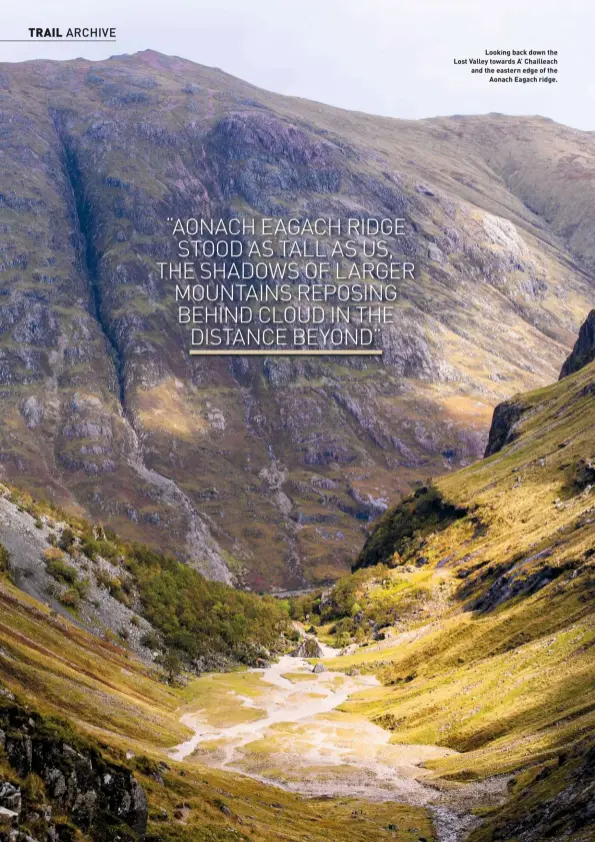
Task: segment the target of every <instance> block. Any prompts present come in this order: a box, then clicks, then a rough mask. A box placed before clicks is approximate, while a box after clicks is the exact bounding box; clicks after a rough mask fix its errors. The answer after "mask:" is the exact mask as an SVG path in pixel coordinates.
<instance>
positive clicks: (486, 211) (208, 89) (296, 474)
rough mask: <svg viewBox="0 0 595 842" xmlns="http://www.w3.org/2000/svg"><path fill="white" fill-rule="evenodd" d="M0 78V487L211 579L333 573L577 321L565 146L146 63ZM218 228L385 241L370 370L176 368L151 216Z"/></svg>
mask: <svg viewBox="0 0 595 842" xmlns="http://www.w3.org/2000/svg"><path fill="white" fill-rule="evenodd" d="M0 78H1V87H0V109H1V113H0V118H1V123H0V132H1V135H0V137H1V151H2V156H1V158H0V167H1V178H2V194H1V196H0V234H1V241H0V246H1V259H0V293H1V294H2V298H1V301H2V306H1V308H0V343H1V344H0V353H1V357H0V383H1V384H2V398H3V400H2V410H1V411H2V425H1V429H0V460H1V463H0V464H1V466H2V470H3V472H4V476H5V478H6V479H7V480H16V479H17V478H18V481H19V482H22V483H24V484H25V485H26V486H28V487H29V488H30V489H31V490H32V491H33V492H34V493H35V494H36V495H40V494H46V493H47V494H49V495H50V496H51V497H52V498H53V499H55V500H57V501H58V502H60V503H61V504H63V505H67V506H71V507H79V510H83V511H85V512H88V513H90V514H91V515H92V516H93V517H94V518H98V519H100V520H102V521H103V522H105V523H106V524H109V525H110V526H113V527H114V528H115V529H116V531H118V532H119V533H121V534H124V535H126V536H128V537H130V538H132V539H139V538H142V540H143V541H148V542H154V543H157V544H159V545H160V546H165V547H167V548H169V549H172V550H173V551H175V552H177V553H179V554H180V555H181V556H183V557H184V558H185V559H187V560H188V561H190V562H191V563H193V564H194V565H196V566H198V567H199V568H200V569H202V570H203V571H204V572H205V573H206V574H207V575H208V576H210V577H213V578H219V579H222V580H226V581H231V580H232V579H235V580H236V581H240V582H243V583H244V584H247V585H249V586H252V587H256V588H259V589H260V588H268V587H271V586H290V587H291V586H296V585H300V584H302V583H303V582H304V581H324V580H327V579H329V578H334V577H336V575H337V574H338V573H339V572H340V571H341V570H344V569H345V566H346V564H347V562H348V559H349V558H350V557H351V553H352V548H353V546H355V545H359V544H360V543H361V539H362V525H363V523H364V522H365V521H366V520H367V519H368V518H369V517H370V516H373V515H376V514H378V513H379V512H380V511H382V510H383V509H384V508H385V507H386V505H387V504H388V502H389V501H390V500H392V499H394V498H395V497H398V496H399V495H400V494H401V493H405V492H407V491H408V490H410V489H411V487H412V483H414V482H415V481H416V480H418V479H419V478H420V477H422V478H423V477H425V476H427V475H428V474H437V473H441V472H444V471H448V470H450V469H452V468H453V467H458V466H461V465H464V464H467V463H468V462H469V461H472V460H473V459H475V458H476V457H477V456H479V455H480V454H481V453H482V451H483V449H484V445H485V434H486V431H487V426H488V422H489V417H490V414H491V407H492V405H493V404H495V403H496V402H498V401H499V400H502V399H503V398H506V397H508V396H510V395H511V394H513V393H515V392H517V391H519V390H526V389H528V388H533V387H535V386H537V385H540V384H542V383H545V382H547V381H549V380H552V379H553V377H554V376H555V374H557V372H558V371H559V368H560V365H561V363H562V361H563V359H564V358H565V356H566V355H567V353H568V351H569V349H570V346H571V344H572V341H573V338H574V336H575V335H576V329H577V327H578V324H579V322H580V321H581V320H582V319H583V318H584V315H585V313H586V312H587V311H588V309H589V308H590V306H591V304H592V299H593V285H592V280H591V278H590V275H589V272H590V270H591V262H590V261H591V257H590V252H589V243H590V242H591V240H590V237H589V230H590V229H589V219H592V218H593V215H592V214H590V213H589V212H588V211H589V208H591V206H592V203H593V201H595V200H594V198H593V181H592V179H591V177H590V176H591V168H592V167H593V166H594V163H593V162H594V161H595V141H594V139H593V137H592V135H590V134H589V133H581V132H575V131H572V130H569V129H566V128H564V127H561V126H557V125H556V124H554V123H552V122H551V121H548V120H544V119H541V118H508V117H502V116H498V115H490V116H488V117H486V118H469V119H467V118H464V119H463V118H461V119H458V118H445V119H437V120H423V121H417V122H413V121H396V120H388V119H383V118H376V117H372V116H369V115H364V114H350V113H347V112H343V111H340V110H337V109H333V108H330V107H325V106H321V105H318V104H316V103H311V102H307V101H304V100H299V99H292V98H286V97H281V96H277V95H273V94H270V93H267V92H264V91H261V90H258V89H256V88H254V87H252V86H250V85H248V84H246V83H243V82H241V81H240V80H237V79H233V78H232V77H229V76H227V75H226V74H224V73H222V72H221V71H219V70H216V69H210V68H204V67H200V66H197V65H194V64H192V63H190V62H187V61H184V60H181V59H178V58H171V57H166V56H162V55H159V54H158V53H154V52H151V51H147V52H144V53H139V54H137V55H135V56H116V57H114V58H112V59H109V60H107V61H104V62H100V63H96V64H92V63H90V62H87V61H84V60H76V61H70V62H43V61H42V62H28V63H25V64H21V65H7V64H5V65H2V67H1V68H0ZM520 172H522V173H523V175H522V176H520V175H519V173H520ZM573 197H574V198H573ZM574 199H576V202H575V203H573V202H574ZM238 213H240V214H245V215H259V214H268V215H273V216H288V215H298V216H300V217H304V216H307V215H317V216H325V215H326V216H329V215H330V216H333V217H338V216H346V215H354V214H357V215H364V216H395V215H399V216H404V217H405V218H406V219H407V236H406V237H405V238H404V241H400V242H398V243H397V242H392V243H391V246H392V247H393V250H394V253H395V254H396V255H397V256H399V255H402V256H404V257H407V258H408V259H413V260H415V262H416V263H417V265H418V267H419V268H418V271H417V276H416V279H415V281H406V282H402V283H401V284H400V299H399V301H398V303H397V304H398V307H397V309H398V322H397V324H396V325H395V327H394V328H393V329H387V330H385V331H384V334H383V347H384V357H383V363H382V364H379V363H377V362H373V363H370V362H363V361H362V360H355V359H351V360H348V359H336V360H333V361H332V362H331V361H326V362H320V361H316V360H299V361H296V360H288V359H279V360H273V359H265V360H259V361H256V360H249V359H236V360H234V361H232V362H230V361H229V360H226V359H215V360H212V359H211V360H206V361H200V360H198V359H192V358H189V356H188V353H187V351H188V335H187V334H186V333H184V332H183V331H182V330H181V329H180V326H179V325H177V323H176V313H175V308H174V305H173V291H172V287H171V283H169V282H167V283H166V282H163V281H160V280H159V277H158V273H157V267H156V262H157V261H158V260H168V259H170V258H171V257H173V251H172V247H173V243H172V238H171V236H170V235H169V231H168V226H167V224H166V219H167V218H168V217H170V216H181V217H188V216H200V215H202V216H207V217H211V216H214V217H219V216H222V217H228V216H230V215H232V214H234V215H235V214H238Z"/></svg>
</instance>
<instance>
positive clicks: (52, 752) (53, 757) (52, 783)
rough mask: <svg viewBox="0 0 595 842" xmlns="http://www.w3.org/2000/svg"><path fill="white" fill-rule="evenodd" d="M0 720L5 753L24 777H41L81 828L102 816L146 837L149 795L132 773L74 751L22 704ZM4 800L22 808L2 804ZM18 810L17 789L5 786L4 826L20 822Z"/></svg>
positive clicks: (91, 753) (92, 753)
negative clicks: (4, 729)
mask: <svg viewBox="0 0 595 842" xmlns="http://www.w3.org/2000/svg"><path fill="white" fill-rule="evenodd" d="M0 722H2V724H3V725H5V726H6V730H7V732H8V736H7V738H6V754H7V757H8V760H9V762H10V765H11V766H12V767H13V769H14V770H15V771H16V772H17V774H18V775H19V776H20V777H27V775H29V774H31V773H34V774H36V775H38V776H39V777H40V778H41V779H42V780H43V781H44V783H45V786H46V792H47V794H48V796H49V797H50V799H52V801H53V802H55V804H56V805H57V806H58V807H59V808H60V810H61V811H64V812H66V813H68V814H69V815H70V816H71V818H72V820H73V821H74V822H75V823H76V824H77V825H78V826H79V827H80V828H81V829H82V830H89V829H90V828H92V827H93V825H94V822H95V821H96V820H97V819H98V816H99V813H100V812H101V815H102V816H103V818H102V821H105V820H106V817H107V818H108V819H109V820H110V821H112V822H114V823H115V824H118V823H124V824H126V825H128V826H129V827H130V828H131V830H132V831H133V832H134V834H135V835H136V838H137V839H139V840H140V839H142V838H143V837H144V834H145V831H146V826H147V817H148V802H147V797H146V794H145V792H144V790H143V789H142V787H141V786H140V784H139V783H138V781H137V780H136V778H135V777H134V776H133V775H132V773H131V772H130V771H129V770H128V769H126V768H125V767H123V766H117V765H115V764H113V763H108V762H106V761H105V760H104V759H103V758H102V757H101V755H100V754H99V753H98V752H97V750H95V749H93V748H91V747H85V746H80V747H79V746H77V748H74V747H73V746H72V745H70V744H69V742H68V741H67V740H68V736H67V735H64V736H62V737H61V736H59V735H57V734H56V733H55V731H52V730H51V729H47V728H46V727H45V724H44V720H43V718H42V717H40V716H39V715H38V714H37V713H35V712H31V711H29V710H26V709H24V708H22V707H20V706H19V705H17V704H15V705H12V706H11V707H9V708H4V709H1V710H0ZM73 739H75V738H74V735H73ZM3 793H4V794H3ZM3 802H9V803H10V804H11V805H12V807H13V808H17V809H9V808H7V807H4V806H2V804H3ZM19 811H20V791H19V790H18V788H15V787H13V786H12V785H10V784H7V783H4V784H2V785H0V825H1V823H2V821H3V820H4V821H5V822H9V821H12V822H16V821H18V817H19ZM50 815H51V814H50ZM110 817H111V818H110Z"/></svg>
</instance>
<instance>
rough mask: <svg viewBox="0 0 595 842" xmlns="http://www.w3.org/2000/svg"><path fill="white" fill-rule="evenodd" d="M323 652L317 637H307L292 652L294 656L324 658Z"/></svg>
mask: <svg viewBox="0 0 595 842" xmlns="http://www.w3.org/2000/svg"><path fill="white" fill-rule="evenodd" d="M323 654H324V653H323V651H322V649H321V647H320V644H319V643H318V641H317V640H316V638H315V637H305V638H304V639H303V640H302V642H301V643H300V645H299V646H298V647H297V649H294V650H293V652H292V653H291V655H292V657H293V658H322V657H323Z"/></svg>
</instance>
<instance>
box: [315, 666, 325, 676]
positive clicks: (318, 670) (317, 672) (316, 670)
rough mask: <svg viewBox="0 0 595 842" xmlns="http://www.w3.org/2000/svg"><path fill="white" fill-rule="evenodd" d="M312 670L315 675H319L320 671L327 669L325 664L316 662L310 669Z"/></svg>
mask: <svg viewBox="0 0 595 842" xmlns="http://www.w3.org/2000/svg"><path fill="white" fill-rule="evenodd" d="M312 672H313V673H314V674H315V675H320V673H321V672H327V669H326V667H325V665H324V664H316V666H315V667H314V669H313V670H312Z"/></svg>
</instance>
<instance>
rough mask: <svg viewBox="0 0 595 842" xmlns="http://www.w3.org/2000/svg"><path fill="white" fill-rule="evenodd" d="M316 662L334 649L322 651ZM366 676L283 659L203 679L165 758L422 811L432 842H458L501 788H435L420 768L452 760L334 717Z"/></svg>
mask: <svg viewBox="0 0 595 842" xmlns="http://www.w3.org/2000/svg"><path fill="white" fill-rule="evenodd" d="M323 650H324V656H325V658H330V657H333V656H334V655H336V654H337V652H336V650H334V649H331V648H330V647H324V646H323ZM377 684H378V680H377V679H376V678H375V676H371V675H355V676H347V675H345V674H344V673H341V672H333V671H332V670H328V671H327V672H322V673H313V672H312V666H311V664H309V663H308V662H307V661H306V660H303V659H301V658H294V657H291V656H289V655H286V656H283V657H282V658H280V659H279V661H278V663H276V664H272V665H271V666H269V667H267V668H266V669H264V670H248V671H247V672H243V673H233V674H231V675H230V674H227V675H220V674H217V675H209V676H204V677H203V678H201V679H200V681H199V682H198V685H199V687H201V688H202V690H203V693H202V694H199V698H198V699H197V703H198V704H201V703H204V706H203V707H201V708H200V709H199V710H195V711H194V712H189V713H185V714H184V715H183V716H182V717H181V721H182V722H183V724H184V725H186V726H187V727H188V728H190V729H191V730H192V732H193V734H192V736H191V737H190V738H189V739H188V740H186V741H185V742H184V743H181V744H180V745H178V746H176V747H175V748H174V749H172V751H171V753H170V756H171V757H172V759H174V760H178V761H182V760H193V759H195V760H196V761H198V762H200V763H204V764H206V765H209V766H214V767H216V768H218V769H226V770H229V771H233V772H239V773H241V774H244V775H249V776H250V777H252V778H254V779H256V780H259V781H262V782H264V783H267V784H271V785H273V786H279V787H282V788H283V789H286V790H290V791H292V792H298V793H301V794H303V795H305V796H311V797H316V796H318V797H320V796H330V797H342V798H345V797H353V798H363V799H367V800H369V801H385V800H392V801H398V802H401V803H408V804H415V805H417V806H425V807H427V808H428V809H429V810H430V811H431V813H432V817H433V820H434V824H435V827H436V832H437V836H438V840H439V842H461V840H463V839H464V838H465V836H466V835H467V832H468V830H469V829H470V828H471V827H472V826H473V825H474V822H475V820H474V818H473V817H472V816H471V814H470V810H471V808H472V807H473V806H476V805H480V804H482V805H484V804H486V803H487V802H491V801H493V800H494V799H495V798H496V799H497V798H499V796H500V794H501V792H502V790H503V788H504V781H502V780H498V781H496V780H493V781H488V782H485V783H482V784H478V783H474V784H468V785H464V786H457V787H448V788H444V787H438V786H436V785H435V784H432V785H431V784H430V783H429V781H427V780H424V779H425V778H427V777H428V776H429V772H427V771H426V770H425V769H424V768H423V766H421V765H420V764H423V763H424V761H427V760H431V759H433V758H438V757H444V756H446V755H449V754H453V753H454V752H452V751H451V750H450V749H447V748H442V747H440V746H433V745H413V744H411V745H402V744H392V743H390V736H391V735H390V732H389V731H386V730H384V729H383V728H380V727H379V726H378V725H375V724H374V723H373V722H370V721H369V720H368V719H366V718H365V717H363V716H359V715H354V714H351V713H347V712H344V711H341V710H337V708H338V706H340V705H342V704H343V703H344V702H345V701H346V700H347V699H348V698H349V697H350V696H351V695H353V694H354V693H359V692H361V691H365V690H366V689H368V688H370V687H373V686H375V685H377Z"/></svg>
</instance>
